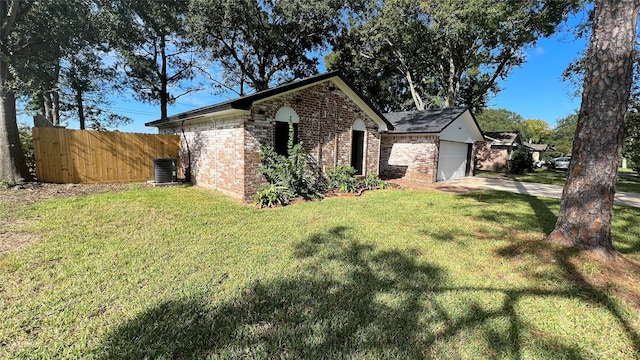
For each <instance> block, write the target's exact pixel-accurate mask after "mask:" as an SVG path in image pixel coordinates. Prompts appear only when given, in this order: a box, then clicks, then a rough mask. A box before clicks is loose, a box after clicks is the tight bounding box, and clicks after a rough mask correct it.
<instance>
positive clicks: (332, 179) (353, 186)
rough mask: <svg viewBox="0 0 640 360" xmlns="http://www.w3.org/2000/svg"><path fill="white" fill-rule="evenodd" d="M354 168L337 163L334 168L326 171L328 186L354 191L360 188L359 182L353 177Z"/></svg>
mask: <svg viewBox="0 0 640 360" xmlns="http://www.w3.org/2000/svg"><path fill="white" fill-rule="evenodd" d="M355 173H356V169H354V168H352V167H351V166H348V165H342V164H340V165H338V166H336V168H335V169H333V170H329V171H327V177H328V178H329V188H330V189H332V190H338V191H340V192H345V193H348V192H356V191H358V189H360V182H359V181H358V179H356V178H354V177H353V175H355Z"/></svg>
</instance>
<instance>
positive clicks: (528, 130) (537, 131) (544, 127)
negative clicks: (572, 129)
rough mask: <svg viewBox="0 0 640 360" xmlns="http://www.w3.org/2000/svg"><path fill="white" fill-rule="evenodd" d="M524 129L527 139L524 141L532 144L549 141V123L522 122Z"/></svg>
mask: <svg viewBox="0 0 640 360" xmlns="http://www.w3.org/2000/svg"><path fill="white" fill-rule="evenodd" d="M524 128H525V131H524V133H525V134H527V137H526V138H525V139H524V140H526V141H529V140H531V142H532V143H534V144H543V143H546V142H547V141H549V138H550V136H551V134H552V132H553V131H552V130H551V127H550V126H549V123H547V122H546V121H544V120H539V119H527V120H524Z"/></svg>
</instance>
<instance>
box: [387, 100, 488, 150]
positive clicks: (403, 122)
mask: <svg viewBox="0 0 640 360" xmlns="http://www.w3.org/2000/svg"><path fill="white" fill-rule="evenodd" d="M385 117H386V118H387V120H389V122H391V124H393V127H394V130H393V131H392V132H391V133H393V134H405V133H414V134H415V133H426V134H440V135H441V136H442V135H443V134H444V136H445V137H451V138H452V139H453V138H456V139H462V138H464V139H465V140H460V141H463V142H473V141H480V140H482V131H481V130H480V127H479V126H478V123H477V121H476V120H475V117H474V116H473V114H472V113H471V111H470V110H469V109H468V108H465V107H452V108H443V109H432V110H422V111H404V112H395V113H387V114H385ZM455 124H457V126H458V127H457V128H456V129H450V131H447V129H448V128H449V127H450V126H452V125H455ZM463 129H464V132H465V134H463V135H462V134H455V133H456V132H457V131H456V130H463ZM456 141H458V140H456Z"/></svg>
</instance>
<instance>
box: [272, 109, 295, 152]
mask: <svg viewBox="0 0 640 360" xmlns="http://www.w3.org/2000/svg"><path fill="white" fill-rule="evenodd" d="M289 120H291V122H292V123H293V133H294V136H293V139H294V143H296V144H297V143H298V142H299V137H298V123H299V122H300V117H299V116H298V114H296V112H295V110H293V109H292V108H290V107H283V108H280V110H278V112H277V113H276V127H275V130H274V134H275V136H274V141H273V145H274V146H273V148H274V150H275V151H276V152H277V153H278V154H280V155H284V156H287V155H288V151H287V143H288V141H289Z"/></svg>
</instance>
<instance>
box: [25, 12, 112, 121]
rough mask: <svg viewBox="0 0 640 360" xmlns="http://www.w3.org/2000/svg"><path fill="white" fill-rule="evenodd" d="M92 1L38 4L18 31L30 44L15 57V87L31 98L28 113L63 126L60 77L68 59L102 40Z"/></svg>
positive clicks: (27, 15)
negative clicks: (39, 114) (36, 113)
mask: <svg viewBox="0 0 640 360" xmlns="http://www.w3.org/2000/svg"><path fill="white" fill-rule="evenodd" d="M93 4H94V1H92V0H47V1H38V2H36V3H35V4H34V6H33V9H32V11H30V12H29V13H28V14H26V15H25V19H24V21H21V22H20V23H19V24H16V28H15V32H16V33H19V34H21V36H22V37H23V39H24V40H25V41H28V44H25V45H26V46H25V48H24V51H23V52H21V53H17V54H14V55H15V56H14V57H13V59H12V68H13V75H14V82H13V84H12V85H13V88H14V89H15V91H16V92H17V93H18V94H20V95H23V96H25V97H26V98H27V99H28V106H27V110H32V111H36V112H38V113H41V114H43V115H44V117H46V118H47V119H48V120H49V121H51V123H53V124H54V125H59V124H60V111H61V104H60V96H61V88H62V84H61V78H62V77H63V72H64V71H65V66H66V65H68V63H69V60H70V59H71V58H73V57H74V56H76V54H78V53H79V52H81V51H87V50H85V49H86V48H91V51H93V49H94V48H95V47H97V46H98V45H99V44H100V42H101V41H102V40H101V38H100V29H99V25H98V21H96V20H97V16H96V14H95V13H94V12H93V11H92V8H93Z"/></svg>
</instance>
